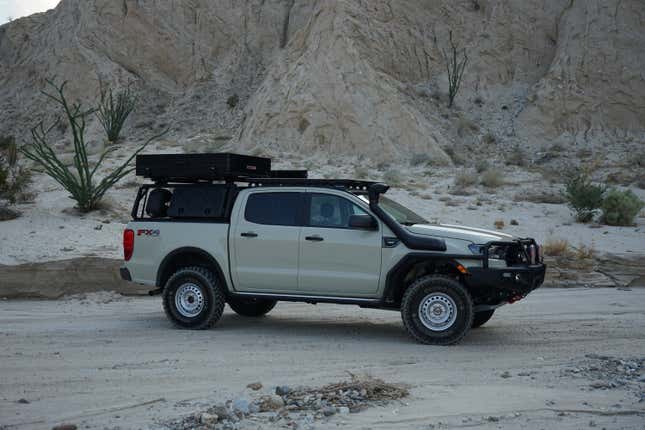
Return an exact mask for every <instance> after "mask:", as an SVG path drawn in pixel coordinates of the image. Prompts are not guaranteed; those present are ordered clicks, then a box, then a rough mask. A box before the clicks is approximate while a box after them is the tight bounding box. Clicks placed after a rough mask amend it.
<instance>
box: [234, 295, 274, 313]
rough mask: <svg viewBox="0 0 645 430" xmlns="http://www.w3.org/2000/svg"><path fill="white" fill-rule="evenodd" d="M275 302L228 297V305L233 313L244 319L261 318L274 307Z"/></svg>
mask: <svg viewBox="0 0 645 430" xmlns="http://www.w3.org/2000/svg"><path fill="white" fill-rule="evenodd" d="M276 303H277V302H276V301H275V300H267V299H256V298H248V299H246V298H244V299H238V298H233V297H229V299H228V305H229V306H230V307H231V309H233V311H234V312H235V313H236V314H238V315H242V316H244V317H261V316H263V315H265V314H267V313H268V312H269V311H270V310H271V309H273V308H274V307H275V305H276Z"/></svg>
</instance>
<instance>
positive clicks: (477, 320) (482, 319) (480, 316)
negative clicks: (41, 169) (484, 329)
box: [473, 309, 495, 328]
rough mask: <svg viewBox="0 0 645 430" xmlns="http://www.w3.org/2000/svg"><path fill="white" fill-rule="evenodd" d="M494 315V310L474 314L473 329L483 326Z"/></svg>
mask: <svg viewBox="0 0 645 430" xmlns="http://www.w3.org/2000/svg"><path fill="white" fill-rule="evenodd" d="M494 313H495V309H490V310H488V311H481V312H475V317H474V318H473V328H477V327H481V326H483V325H484V324H486V323H487V322H488V320H489V319H491V318H492V317H493V314H494Z"/></svg>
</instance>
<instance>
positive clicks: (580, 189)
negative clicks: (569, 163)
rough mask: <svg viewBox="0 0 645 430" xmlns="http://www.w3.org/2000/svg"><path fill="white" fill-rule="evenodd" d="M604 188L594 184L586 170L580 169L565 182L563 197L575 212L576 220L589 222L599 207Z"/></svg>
mask: <svg viewBox="0 0 645 430" xmlns="http://www.w3.org/2000/svg"><path fill="white" fill-rule="evenodd" d="M605 190H606V188H605V187H604V186H602V185H594V184H593V183H591V178H590V177H589V174H588V172H587V171H586V170H584V169H583V170H580V171H578V173H576V174H575V175H573V176H572V177H570V178H569V180H568V181H567V183H566V184H565V189H564V198H565V199H566V200H567V203H568V205H569V207H570V208H571V209H573V211H574V212H575V213H576V221H578V222H583V223H585V222H589V221H591V220H592V219H593V217H594V215H595V214H596V212H598V209H599V208H600V206H601V204H602V201H603V195H604V194H605Z"/></svg>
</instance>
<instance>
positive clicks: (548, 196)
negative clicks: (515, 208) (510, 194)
mask: <svg viewBox="0 0 645 430" xmlns="http://www.w3.org/2000/svg"><path fill="white" fill-rule="evenodd" d="M513 200H514V201H516V202H531V203H546V204H550V205H560V204H564V203H566V202H567V200H566V199H565V198H564V196H563V195H562V194H558V193H554V192H549V191H537V192H528V193H527V192H522V193H518V194H516V195H515V197H514V198H513Z"/></svg>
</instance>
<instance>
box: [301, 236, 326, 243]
mask: <svg viewBox="0 0 645 430" xmlns="http://www.w3.org/2000/svg"><path fill="white" fill-rule="evenodd" d="M305 240H309V241H311V242H322V241H323V240H325V239H323V238H322V237H320V236H318V235H314V236H307V237H305Z"/></svg>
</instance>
